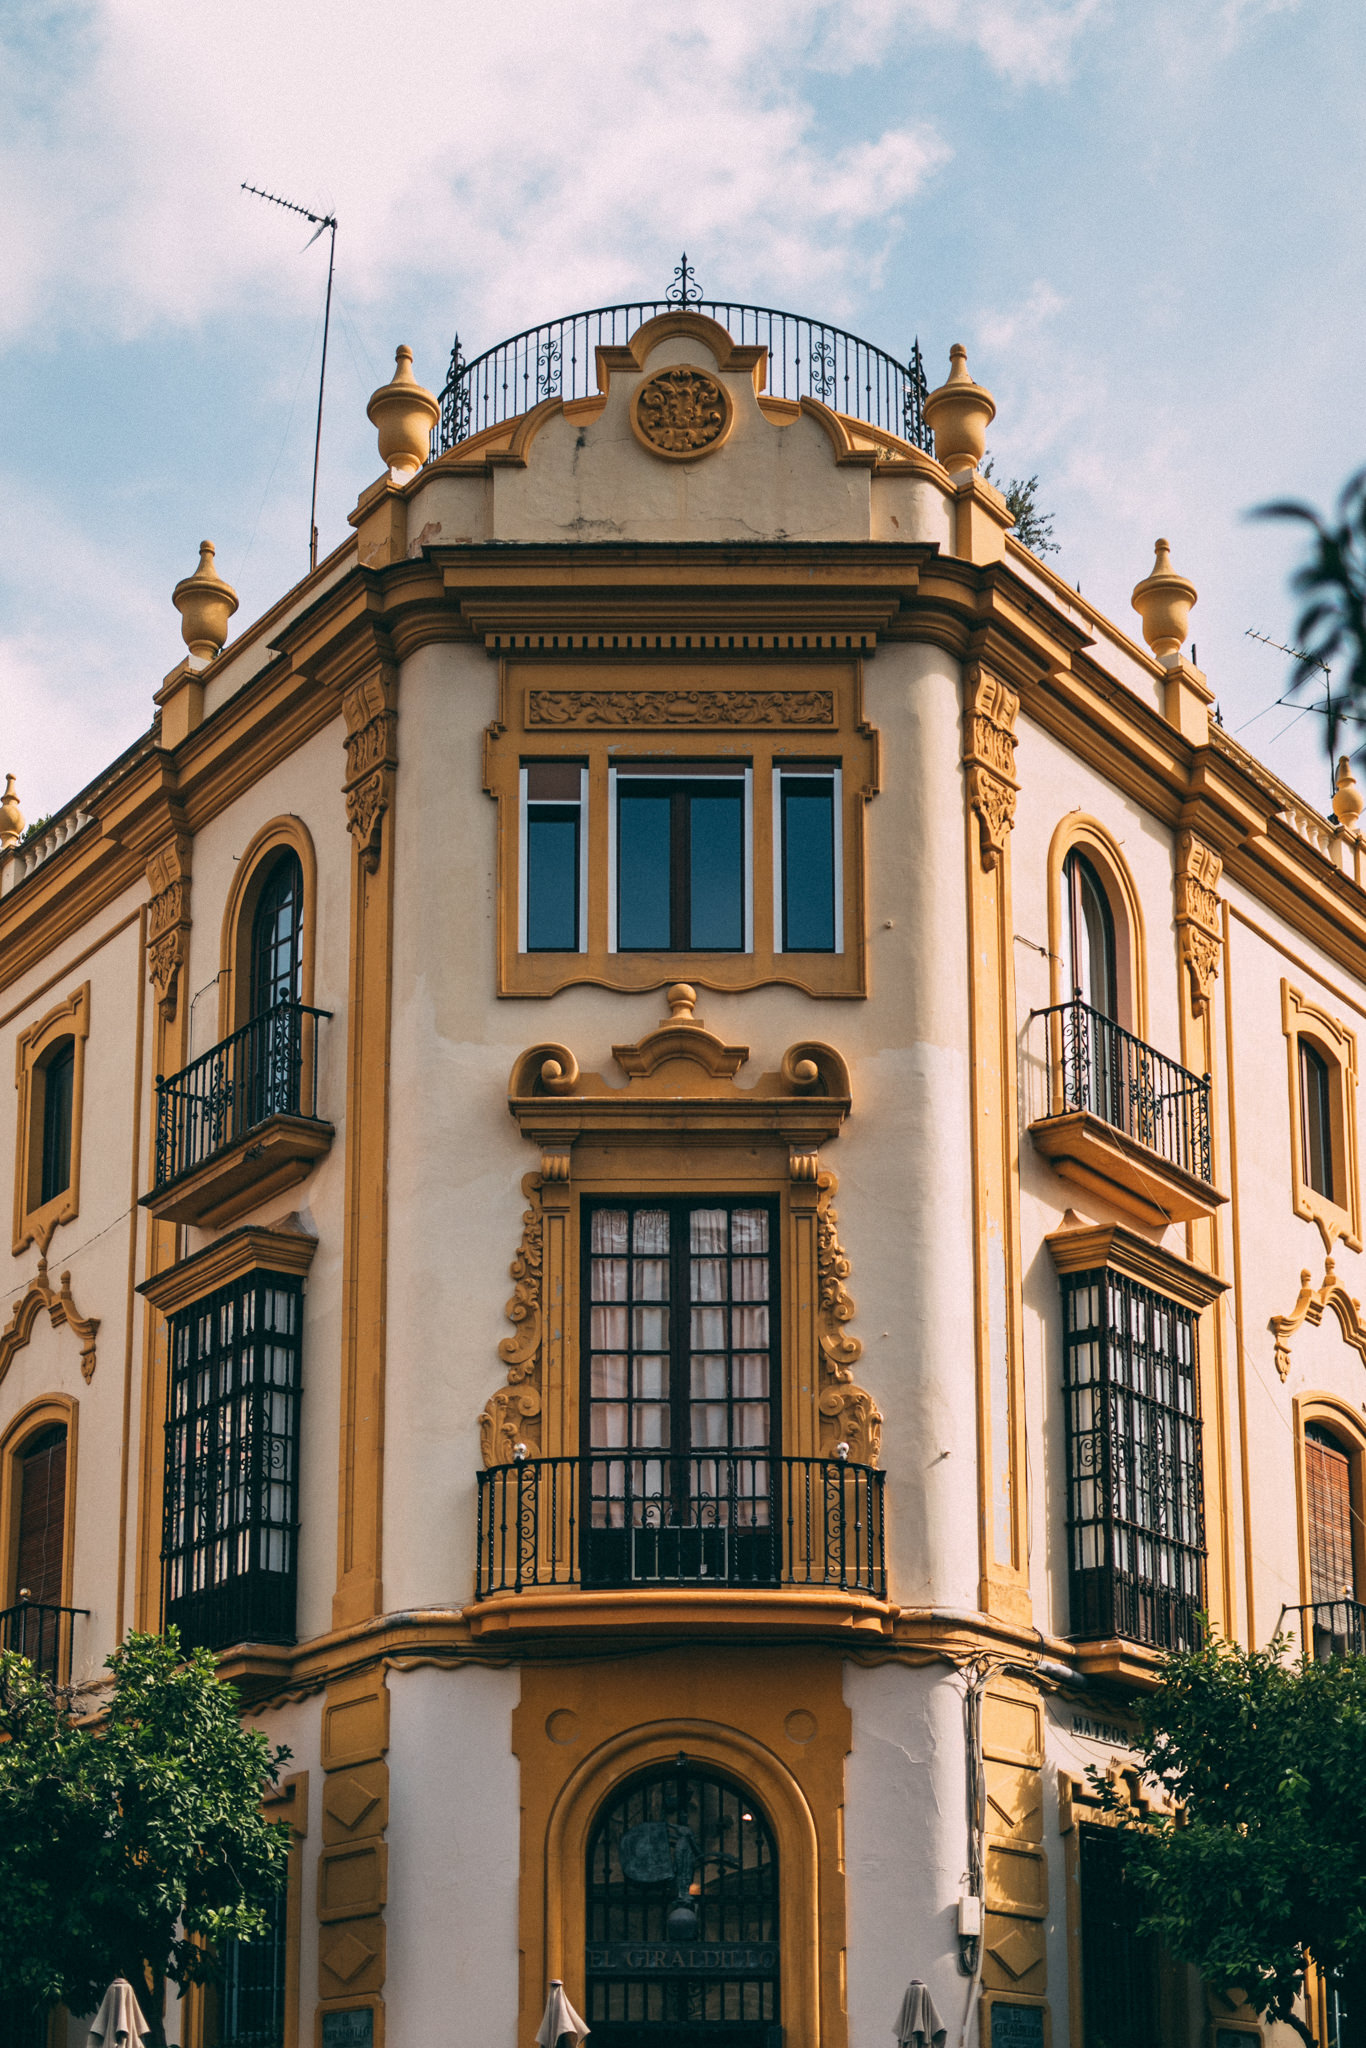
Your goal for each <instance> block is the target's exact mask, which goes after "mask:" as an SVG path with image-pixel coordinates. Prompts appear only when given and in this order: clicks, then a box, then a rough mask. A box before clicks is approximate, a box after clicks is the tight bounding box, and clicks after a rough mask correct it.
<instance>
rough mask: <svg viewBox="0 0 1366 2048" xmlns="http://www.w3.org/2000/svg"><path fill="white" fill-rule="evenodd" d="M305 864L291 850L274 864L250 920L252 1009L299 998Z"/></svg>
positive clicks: (255, 1011)
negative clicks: (301, 864) (302, 864)
mask: <svg viewBox="0 0 1366 2048" xmlns="http://www.w3.org/2000/svg"><path fill="white" fill-rule="evenodd" d="M303 895H304V877H303V869H302V867H301V866H300V864H299V856H298V854H297V853H295V852H294V851H293V850H292V849H287V850H286V851H285V852H283V853H281V854H279V855H278V856H277V857H276V859H275V860H274V861H273V862H272V863H271V866H270V869H269V871H268V872H267V874H266V876H265V879H264V881H263V882H262V884H261V893H260V895H259V896H258V897H257V899H256V910H255V913H254V915H253V917H252V921H251V988H250V995H249V998H248V1001H249V1013H250V1015H251V1016H253V1017H260V1016H263V1015H264V1014H265V1012H266V1011H267V1010H273V1009H274V1008H275V1007H276V1005H277V1004H278V1003H287V1002H288V1003H297V1002H298V1001H299V1000H300V996H301V986H300V982H301V972H302V967H303Z"/></svg>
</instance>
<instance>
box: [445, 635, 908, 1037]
mask: <svg viewBox="0 0 1366 2048" xmlns="http://www.w3.org/2000/svg"><path fill="white" fill-rule="evenodd" d="M557 766H558V767H559V768H560V770H561V773H562V774H563V771H565V770H570V769H574V768H577V769H579V770H580V771H581V780H580V786H579V795H578V799H577V803H576V802H575V799H574V793H573V790H572V789H571V788H570V787H569V780H568V778H566V780H565V791H564V793H561V792H560V790H559V788H558V785H556V786H554V787H552V785H551V782H550V781H549V780H548V779H546V774H545V772H546V771H547V770H552V769H554V768H555V767H557ZM533 777H537V778H538V779H539V780H545V788H546V794H545V796H544V799H543V800H542V799H540V798H539V797H538V796H537V795H536V794H535V793H534V792H533V791H532V788H531V780H532V778H533ZM653 779H658V780H659V782H660V784H661V792H660V797H659V800H658V802H657V803H656V804H654V805H652V804H650V803H649V802H648V801H647V792H646V789H645V785H646V784H647V783H649V782H650V781H651V780H653ZM713 783H714V784H715V788H716V795H715V798H714V800H713V802H712V804H711V811H712V812H714V813H715V814H716V816H715V825H716V829H715V830H714V831H704V832H703V833H702V834H701V835H700V836H699V832H698V831H697V830H696V829H695V825H696V824H697V821H698V818H699V817H700V816H701V815H702V814H704V813H706V812H707V803H706V801H705V799H706V797H707V795H708V794H709V791H708V789H707V788H706V787H704V784H705V785H710V784H713ZM727 784H731V785H739V786H740V787H739V793H738V794H736V795H735V796H734V797H733V799H732V802H731V803H729V804H728V803H727V802H726V801H725V797H726V793H727V792H726V789H725V787H724V786H725V785H727ZM694 785H695V786H694ZM877 786H878V736H877V733H876V731H875V730H874V729H873V728H872V727H871V726H869V725H868V724H866V723H865V721H864V718H863V703H862V663H861V661H860V660H858V659H857V658H854V657H852V656H850V657H846V658H833V659H832V658H820V659H813V660H791V661H769V660H760V659H756V658H750V659H748V660H746V659H744V658H737V659H735V660H725V661H716V662H707V661H700V660H697V659H696V658H693V659H691V660H689V659H686V658H684V659H679V660H677V661H675V660H666V659H659V660H623V661H612V660H610V659H605V660H593V661H587V660H584V661H573V660H568V659H565V658H564V657H563V656H560V657H556V658H552V657H550V656H549V655H547V656H546V657H545V658H543V659H539V660H520V659H512V660H505V661H504V662H503V664H502V670H501V686H500V712H499V717H498V719H497V720H496V721H495V723H494V724H493V725H491V726H490V727H489V728H488V731H487V734H486V738H485V754H484V787H485V789H486V791H487V792H488V794H489V795H490V796H491V797H493V798H494V800H495V801H496V803H497V805H498V890H499V912H498V926H497V949H498V993H499V994H500V995H504V996H533V995H534V996H549V995H554V994H555V993H556V991H557V990H559V989H561V988H566V987H569V986H571V985H573V984H574V983H576V982H592V983H595V984H596V985H597V986H599V987H603V988H616V989H623V990H632V989H648V988H660V987H664V986H667V984H668V983H669V982H671V981H677V980H687V981H688V982H690V983H693V984H695V985H700V986H703V987H706V988H722V989H742V988H758V987H762V986H764V985H765V984H766V983H772V982H782V983H787V984H788V985H790V986H792V987H795V988H800V989H802V990H804V991H805V992H806V993H807V994H808V995H812V996H834V997H849V996H861V995H864V994H866V992H867V957H866V956H867V947H866V940H865V925H866V912H865V904H866V894H867V890H866V878H865V860H866V852H865V827H864V807H865V804H866V803H867V800H868V799H869V798H870V797H872V796H874V795H875V794H876V792H877ZM666 791H667V802H666V800H665V792H666ZM628 809H629V810H630V812H631V817H630V819H629V821H628V823H629V826H630V829H631V831H632V832H633V833H634V842H633V843H634V844H635V858H636V862H637V869H638V872H639V875H640V877H641V884H642V889H643V891H644V895H645V897H646V899H647V907H648V906H653V909H654V910H655V912H657V915H655V916H654V918H653V922H651V921H650V920H649V919H646V920H644V921H643V922H642V921H640V920H639V919H638V920H637V925H638V928H637V929H635V931H634V935H633V932H632V930H630V929H628V928H627V926H626V925H625V924H624V923H623V916H624V912H625V909H626V907H627V899H626V896H625V893H624V891H625V885H626V880H627V877H626V876H625V874H624V872H621V873H619V858H622V859H624V858H625V855H626V852H627V851H628V849H627V848H626V846H625V844H624V842H623V839H622V833H623V829H624V828H623V819H622V814H623V812H624V811H627V810H628ZM666 810H667V811H668V813H669V815H668V819H667V826H668V830H667V834H666V833H665V830H664V824H665V819H664V813H665V811H666ZM737 812H738V837H739V855H738V861H737V859H736V845H735V842H736V840H737V817H736V815H735V813H737ZM575 813H577V815H575ZM637 827H639V828H640V829H639V830H637V829H636V828H637ZM542 828H544V830H542ZM652 832H653V836H652ZM576 833H577V845H576V846H575V844H574V839H575V834H576ZM699 848H701V850H702V852H703V853H704V854H706V855H707V856H709V858H706V859H703V860H702V867H701V870H698V865H697V863H698V856H699ZM550 851H553V852H554V853H555V857H556V858H557V859H559V860H561V861H563V860H565V859H566V858H568V859H569V860H570V861H571V862H572V860H573V859H574V857H575V854H577V860H578V863H579V866H578V872H577V878H576V877H575V876H574V875H573V874H571V873H569V872H568V871H565V872H561V873H558V874H555V873H547V871H545V870H543V869H538V863H539V862H541V861H542V859H543V858H544V856H545V855H546V853H547V852H550ZM642 863H643V865H642ZM656 869H658V870H659V873H658V874H656V872H655V871H656ZM666 870H667V872H666ZM732 870H734V873H732ZM661 877H662V878H663V879H661ZM575 879H577V883H578V912H577V924H576V925H575V923H574V922H573V918H572V912H573V909H574V894H575V891H574V881H575ZM651 884H657V886H654V887H653V890H652V891H651V886H650V885H651ZM798 890H800V891H801V902H800V904H799V903H798V900H797V891H798ZM699 891H701V892H702V895H703V897H704V899H705V902H706V905H707V919H708V920H709V921H704V923H703V924H702V926H700V927H699V926H698V924H697V922H696V912H697V901H698V894H699ZM832 892H833V899H834V900H833V904H832V903H831V901H830V897H831V894H832ZM666 896H667V923H668V932H667V943H661V944H658V945H656V944H655V943H653V941H652V934H654V933H656V932H657V934H658V937H659V938H660V939H661V940H663V939H664V938H665V931H664V911H663V910H662V909H660V907H659V906H660V904H662V903H663V902H664V900H665V897H666ZM656 898H658V902H656V900H655V899H656ZM537 901H540V902H541V903H542V904H543V906H548V908H549V910H550V913H551V914H550V916H549V919H548V922H547V923H546V924H545V925H544V926H542V927H540V942H539V943H538V935H537V931H535V930H533V929H532V927H533V925H535V924H536V923H537V920H536V919H535V918H534V916H533V907H534V905H535V903H536V902H537ZM632 908H633V909H634V908H635V906H634V905H633V906H632ZM647 927H648V929H647ZM832 927H833V929H832ZM556 938H559V939H561V940H563V941H565V943H562V944H555V943H549V941H552V940H554V939H556ZM832 941H833V943H832Z"/></svg>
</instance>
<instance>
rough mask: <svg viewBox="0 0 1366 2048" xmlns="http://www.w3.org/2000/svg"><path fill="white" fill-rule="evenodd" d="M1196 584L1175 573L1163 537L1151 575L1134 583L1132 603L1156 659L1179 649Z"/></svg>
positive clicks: (1187, 621)
mask: <svg viewBox="0 0 1366 2048" xmlns="http://www.w3.org/2000/svg"><path fill="white" fill-rule="evenodd" d="M1195 596H1196V592H1195V585H1194V584H1193V583H1190V582H1188V581H1187V579H1186V578H1185V577H1184V576H1178V575H1177V573H1176V571H1175V569H1173V567H1172V551H1171V548H1170V547H1169V546H1168V544H1167V542H1166V541H1165V540H1160V541H1159V542H1158V543H1157V554H1156V558H1155V560H1154V562H1153V569H1152V574H1151V576H1145V577H1144V579H1143V581H1142V582H1141V583H1137V584H1135V585H1134V594H1133V598H1132V599H1131V602H1132V604H1133V608H1134V610H1135V611H1136V612H1137V613H1138V616H1139V617H1140V619H1142V621H1143V638H1144V639H1145V640H1146V641H1147V643H1148V645H1149V647H1151V648H1152V650H1153V653H1154V654H1155V655H1156V656H1157V658H1158V660H1159V661H1162V660H1164V659H1168V660H1169V658H1170V657H1171V656H1172V655H1175V654H1179V653H1180V651H1181V643H1182V641H1183V640H1184V639H1185V637H1186V634H1187V633H1188V632H1189V630H1190V616H1191V606H1192V605H1193V604H1194V603H1195Z"/></svg>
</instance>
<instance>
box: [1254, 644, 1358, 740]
mask: <svg viewBox="0 0 1366 2048" xmlns="http://www.w3.org/2000/svg"><path fill="white" fill-rule="evenodd" d="M1243 638H1244V640H1260V641H1261V643H1262V645H1263V647H1274V648H1275V650H1276V652H1277V654H1288V655H1289V656H1290V658H1291V659H1292V661H1298V662H1299V663H1300V664H1301V666H1302V667H1304V668H1307V669H1310V668H1321V669H1322V670H1323V677H1324V701H1323V703H1322V704H1305V705H1304V706H1302V709H1303V710H1305V711H1317V712H1318V714H1319V716H1320V718H1326V719H1327V720H1328V724H1327V726H1326V727H1325V728H1324V743H1325V745H1326V746H1327V749H1328V766H1329V769H1330V770H1331V768H1332V765H1333V741H1334V738H1335V736H1336V733H1337V728H1338V726H1339V725H1340V724H1341V723H1342V722H1343V721H1344V719H1347V718H1349V717H1350V713H1348V712H1345V711H1339V712H1338V713H1337V714H1336V716H1335V715H1334V712H1333V671H1332V669H1331V668H1329V666H1328V664H1327V662H1326V661H1323V660H1321V659H1320V657H1319V656H1318V655H1317V654H1310V653H1309V652H1308V651H1307V650H1306V649H1305V648H1303V647H1288V646H1287V645H1286V643H1285V642H1284V641H1283V640H1273V639H1272V637H1271V635H1270V634H1269V633H1255V632H1254V631H1253V629H1252V627H1251V626H1248V627H1247V628H1246V629H1245V631H1244V633H1243ZM1292 688H1293V685H1292ZM1289 701H1290V692H1289V691H1286V693H1285V695H1284V696H1280V697H1278V698H1277V699H1276V703H1277V704H1287V703H1289ZM1267 708H1268V710H1274V709H1275V706H1274V705H1268V707H1267ZM1291 722H1292V724H1293V722H1294V721H1293V720H1292V721H1291Z"/></svg>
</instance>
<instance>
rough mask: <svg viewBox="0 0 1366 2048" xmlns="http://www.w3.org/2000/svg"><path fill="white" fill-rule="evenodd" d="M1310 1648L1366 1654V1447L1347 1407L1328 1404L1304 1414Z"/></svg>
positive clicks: (1310, 1405) (1309, 1405)
mask: <svg viewBox="0 0 1366 2048" xmlns="http://www.w3.org/2000/svg"><path fill="white" fill-rule="evenodd" d="M1300 1412H1301V1443H1300V1455H1301V1460H1302V1464H1301V1503H1302V1525H1301V1526H1302V1543H1303V1572H1302V1580H1303V1588H1304V1597H1305V1598H1306V1603H1307V1604H1306V1606H1305V1608H1304V1609H1303V1610H1302V1614H1301V1620H1302V1639H1303V1642H1304V1646H1305V1648H1306V1649H1307V1650H1310V1651H1311V1652H1312V1653H1313V1655H1314V1656H1316V1657H1327V1656H1330V1655H1332V1654H1333V1653H1334V1652H1337V1653H1339V1654H1341V1653H1342V1652H1343V1651H1348V1650H1350V1651H1354V1652H1357V1653H1360V1652H1363V1651H1366V1604H1363V1593H1364V1592H1366V1573H1363V1563H1364V1562H1366V1541H1363V1535H1364V1534H1366V1531H1364V1529H1363V1522H1362V1508H1363V1460H1366V1439H1363V1437H1362V1434H1361V1432H1360V1430H1359V1428H1358V1427H1357V1425H1356V1420H1355V1418H1354V1417H1353V1416H1351V1414H1350V1412H1349V1411H1347V1410H1346V1409H1344V1408H1343V1406H1342V1404H1341V1403H1338V1402H1334V1401H1331V1400H1330V1399H1329V1398H1328V1397H1327V1396H1321V1397H1318V1398H1317V1399H1311V1400H1309V1401H1308V1402H1306V1403H1305V1404H1304V1405H1303V1406H1302V1408H1301V1411H1300Z"/></svg>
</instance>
